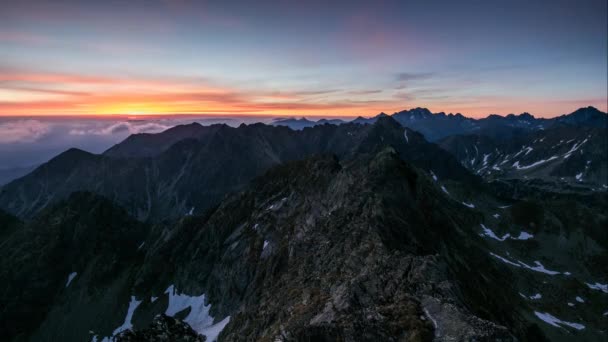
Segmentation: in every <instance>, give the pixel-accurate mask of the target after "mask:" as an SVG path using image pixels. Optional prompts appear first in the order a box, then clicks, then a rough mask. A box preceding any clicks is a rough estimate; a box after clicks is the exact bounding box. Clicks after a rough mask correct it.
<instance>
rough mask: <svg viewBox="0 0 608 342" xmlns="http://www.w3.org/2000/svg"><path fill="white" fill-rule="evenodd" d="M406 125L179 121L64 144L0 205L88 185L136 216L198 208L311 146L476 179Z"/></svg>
mask: <svg viewBox="0 0 608 342" xmlns="http://www.w3.org/2000/svg"><path fill="white" fill-rule="evenodd" d="M408 131H409V130H407V129H405V128H403V127H401V126H400V125H399V124H398V123H397V122H396V121H394V120H393V119H391V118H390V117H384V118H383V119H382V120H378V122H377V123H376V124H374V125H356V124H349V125H340V126H334V125H321V126H316V127H314V128H306V129H304V130H302V131H293V130H291V129H289V128H287V127H272V126H266V125H263V124H254V125H249V126H247V125H241V126H240V127H238V128H231V127H228V126H226V125H213V126H209V127H203V126H200V125H196V124H193V125H185V126H179V127H175V128H173V129H171V130H168V131H166V132H163V133H160V134H158V135H153V134H146V135H136V136H132V137H129V138H128V139H126V140H125V141H124V142H123V143H121V144H118V145H117V146H115V147H113V148H112V149H110V150H108V151H107V152H106V153H105V154H103V155H95V154H91V153H88V152H84V151H80V150H76V149H71V150H68V151H66V152H64V153H62V154H61V155H59V156H57V157H56V158H53V159H52V160H50V161H49V162H48V163H45V164H43V165H41V166H40V167H38V168H37V169H36V170H34V171H33V172H32V173H30V174H29V175H27V176H25V177H23V178H20V179H18V180H15V181H13V182H11V183H9V184H7V185H5V186H3V187H2V188H0V208H3V209H5V210H6V211H8V212H10V213H12V214H14V215H17V216H19V217H21V218H25V219H28V218H31V217H32V216H33V215H35V214H36V213H37V212H38V211H40V210H41V209H42V208H45V207H47V206H48V205H52V204H53V203H56V202H57V201H60V200H62V199H65V198H67V196H69V195H70V194H71V193H72V192H74V191H91V192H95V193H98V194H101V195H103V196H105V197H107V198H110V199H111V200H113V201H115V202H116V203H118V204H120V205H121V206H123V207H124V208H125V209H126V210H127V211H128V212H129V213H130V214H131V215H133V216H135V217H136V218H138V219H140V220H144V221H145V220H151V221H162V220H165V221H167V220H169V221H171V220H175V219H178V218H180V217H183V216H184V215H186V214H188V213H202V212H204V211H205V210H206V209H208V208H210V207H212V206H213V205H216V204H217V203H219V201H221V199H222V198H223V197H224V196H225V195H226V194H228V193H230V192H234V191H238V190H241V189H243V188H244V187H245V186H246V185H247V184H248V183H249V182H250V181H251V180H252V179H253V178H255V177H256V176H259V175H261V174H262V173H264V172H265V171H266V170H268V169H269V168H270V167H273V166H276V165H279V164H281V163H283V162H287V161H293V160H298V159H302V158H306V157H307V156H311V155H313V154H316V153H332V154H336V155H337V156H339V157H340V158H345V157H348V156H352V155H354V154H356V153H359V152H361V151H366V150H373V149H375V148H377V147H378V146H380V145H386V144H391V145H392V146H394V148H395V149H396V150H397V151H398V152H399V154H400V155H401V157H402V158H404V160H407V161H410V162H412V163H413V164H414V165H417V166H419V167H422V168H423V169H427V170H428V169H431V168H432V169H433V170H435V172H436V173H437V174H438V175H440V176H442V177H445V178H450V179H457V180H462V181H467V180H468V181H474V179H475V177H474V176H472V175H471V174H470V173H469V172H467V170H466V169H465V168H464V167H462V166H461V165H460V164H459V163H458V161H456V160H455V159H454V157H453V156H451V155H450V154H449V153H448V152H446V151H444V150H442V149H440V148H439V147H437V146H436V145H433V144H430V143H428V142H427V141H426V140H424V138H423V137H422V136H421V135H420V134H418V133H415V132H413V131H409V133H406V132H408ZM405 136H408V138H407V139H406V137H405ZM137 151H140V152H141V154H140V153H139V152H137Z"/></svg>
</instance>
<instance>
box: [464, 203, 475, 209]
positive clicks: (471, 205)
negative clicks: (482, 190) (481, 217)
mask: <svg viewBox="0 0 608 342" xmlns="http://www.w3.org/2000/svg"><path fill="white" fill-rule="evenodd" d="M462 205H464V206H466V207H469V208H475V205H474V204H473V203H467V202H462Z"/></svg>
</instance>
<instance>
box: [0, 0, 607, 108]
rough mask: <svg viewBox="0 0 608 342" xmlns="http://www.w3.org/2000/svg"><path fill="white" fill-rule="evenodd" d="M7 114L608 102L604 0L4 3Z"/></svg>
mask: <svg viewBox="0 0 608 342" xmlns="http://www.w3.org/2000/svg"><path fill="white" fill-rule="evenodd" d="M0 6H1V8H0V115H45V114H71V115H85V114H96V115H101V114H140V113H141V114H170V113H196V114H222V115H225V114H230V113H239V114H243V113H250V114H256V115H260V114H272V115H279V114H285V115H307V116H312V115H319V116H324V115H332V116H335V115H346V116H355V115H364V116H365V115H374V114H377V113H378V112H380V111H385V112H388V113H391V112H394V111H397V110H401V109H405V108H410V107H416V106H422V107H427V108H429V109H431V110H432V111H434V112H438V111H445V112H461V113H463V114H465V115H469V116H476V117H479V116H486V115H487V114H490V113H498V114H508V113H520V112H524V111H528V112H531V113H533V114H534V115H536V116H546V117H549V116H555V115H559V114H564V113H569V112H572V111H573V110H575V109H576V108H579V107H582V106H588V105H593V106H596V107H598V108H599V109H601V110H603V111H606V109H607V104H606V102H607V82H608V80H607V78H608V75H607V60H608V56H607V50H608V46H607V40H608V33H607V30H608V29H607V27H608V24H607V1H606V0H582V1H569V0H554V1H518V0H514V1H488V0H486V1H468V0H467V1H433V0H430V1H347V2H346V1H344V2H343V1H255V2H252V1H187V0H181V1H169V0H167V1H152V0H150V1H90V2H89V1H48V2H42V1H7V0H4V1H2V3H1V4H0Z"/></svg>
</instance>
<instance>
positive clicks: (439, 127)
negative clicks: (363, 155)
mask: <svg viewBox="0 0 608 342" xmlns="http://www.w3.org/2000/svg"><path fill="white" fill-rule="evenodd" d="M382 116H386V114H384V113H381V114H379V115H377V116H376V117H373V118H369V119H365V118H361V117H360V118H357V119H355V120H354V121H353V122H354V123H359V124H371V123H374V122H376V120H377V119H378V118H379V117H382ZM392 117H393V118H394V119H395V120H397V121H398V122H399V123H400V124H401V125H403V126H405V127H409V128H411V129H413V130H415V131H418V132H420V133H422V134H423V135H424V136H425V138H426V139H428V140H429V141H437V140H441V139H444V138H446V137H449V136H453V135H471V134H473V135H485V136H488V137H490V138H492V139H493V140H497V141H500V142H508V141H509V140H511V139H514V138H517V137H520V136H522V135H527V134H530V133H532V132H537V131H540V130H544V129H550V128H554V127H558V126H563V125H568V126H570V127H578V128H601V129H608V115H607V114H606V113H604V112H601V111H599V110H598V109H596V108H594V107H586V108H580V109H578V110H576V111H574V112H572V113H570V114H564V115H562V116H559V117H555V118H551V119H544V118H535V117H534V116H532V115H531V114H529V113H522V114H519V115H515V114H509V115H506V116H501V115H494V114H493V115H489V116H488V117H486V118H481V119H474V118H469V117H465V116H463V115H461V114H459V113H458V114H445V113H443V112H441V113H435V114H433V113H431V111H429V110H428V109H426V108H413V109H410V110H404V111H401V112H397V113H394V114H393V115H392Z"/></svg>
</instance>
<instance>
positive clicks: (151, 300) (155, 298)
mask: <svg viewBox="0 0 608 342" xmlns="http://www.w3.org/2000/svg"><path fill="white" fill-rule="evenodd" d="M157 299H158V297H154V296H152V297H150V303H154V302H156V300H157Z"/></svg>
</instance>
